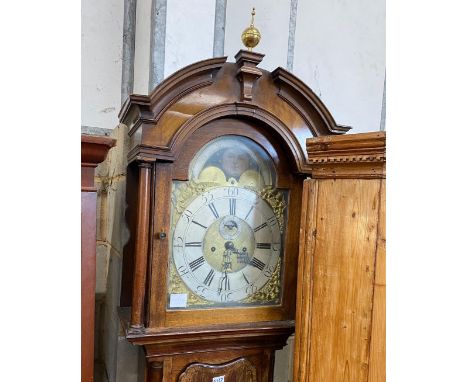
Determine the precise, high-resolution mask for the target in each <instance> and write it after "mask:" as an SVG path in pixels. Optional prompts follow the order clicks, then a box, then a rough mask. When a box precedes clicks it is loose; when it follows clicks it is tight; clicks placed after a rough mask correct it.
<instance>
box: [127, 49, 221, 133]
mask: <svg viewBox="0 0 468 382" xmlns="http://www.w3.org/2000/svg"><path fill="white" fill-rule="evenodd" d="M226 60H227V57H216V58H211V59H208V60H203V61H199V62H196V63H194V64H192V65H189V66H186V67H185V68H182V69H181V70H179V71H177V72H175V73H174V74H172V75H171V76H169V77H168V78H166V79H165V80H164V81H163V82H161V83H160V84H159V85H158V86H156V87H155V88H154V90H153V91H152V92H151V93H150V94H149V95H148V96H145V95H137V94H131V95H130V96H129V97H128V99H127V100H126V101H125V103H124V104H123V106H122V109H121V111H120V113H119V119H120V120H121V121H122V123H124V124H126V125H127V126H128V127H129V135H132V134H133V133H134V132H135V130H136V129H137V128H138V127H139V126H140V125H141V124H142V123H144V122H151V121H155V120H157V119H158V118H159V117H160V115H161V114H163V113H164V111H165V110H167V109H168V108H169V107H170V106H171V105H172V104H174V103H175V102H177V101H178V100H179V99H180V98H182V97H183V96H185V95H186V94H188V93H190V92H192V91H194V90H196V89H199V88H201V87H204V86H208V85H211V84H212V83H213V79H214V77H215V75H216V73H217V72H218V70H219V69H221V67H222V66H223V64H224V63H225V62H226Z"/></svg>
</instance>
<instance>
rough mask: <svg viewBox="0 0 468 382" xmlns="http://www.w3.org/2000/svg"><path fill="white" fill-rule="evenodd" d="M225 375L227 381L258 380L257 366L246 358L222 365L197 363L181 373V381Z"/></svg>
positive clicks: (191, 381) (247, 381)
mask: <svg viewBox="0 0 468 382" xmlns="http://www.w3.org/2000/svg"><path fill="white" fill-rule="evenodd" d="M219 376H223V377H224V380H225V381H226V382H227V381H242V382H257V372H256V370H255V367H254V366H253V365H252V364H251V363H250V362H249V361H248V360H247V359H245V358H239V359H237V360H234V361H232V362H229V363H225V364H222V365H210V364H205V363H195V364H192V365H189V366H188V367H187V369H186V370H185V371H184V372H183V373H182V374H181V375H180V377H179V380H178V381H179V382H204V381H211V380H212V379H213V378H215V377H219Z"/></svg>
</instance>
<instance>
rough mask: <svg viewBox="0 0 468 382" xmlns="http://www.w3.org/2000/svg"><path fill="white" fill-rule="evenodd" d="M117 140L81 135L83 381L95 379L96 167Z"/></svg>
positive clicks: (88, 381)
mask: <svg viewBox="0 0 468 382" xmlns="http://www.w3.org/2000/svg"><path fill="white" fill-rule="evenodd" d="M115 143H116V141H115V139H112V138H108V137H95V136H87V135H82V136H81V381H82V382H90V381H93V378H94V376H93V374H94V367H93V365H94V310H95V307H94V300H95V290H96V188H95V186H94V169H95V168H96V167H97V165H98V164H99V163H100V162H102V161H103V160H104V159H105V158H106V155H107V153H108V151H109V149H110V148H111V147H113V146H114V145H115Z"/></svg>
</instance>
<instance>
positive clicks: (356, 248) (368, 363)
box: [294, 133, 385, 382]
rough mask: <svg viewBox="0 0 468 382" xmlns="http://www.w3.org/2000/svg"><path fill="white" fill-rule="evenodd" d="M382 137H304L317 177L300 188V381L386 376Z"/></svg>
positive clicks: (362, 381) (361, 381)
mask: <svg viewBox="0 0 468 382" xmlns="http://www.w3.org/2000/svg"><path fill="white" fill-rule="evenodd" d="M384 145H385V135H384V133H372V134H357V135H349V136H344V137H325V138H316V139H312V140H310V142H309V144H308V150H309V160H310V161H311V162H312V164H313V166H314V167H315V173H314V172H313V175H315V179H309V180H306V181H305V192H304V203H305V205H306V208H304V210H303V216H302V232H301V234H302V236H301V244H300V257H299V274H298V300H297V310H296V312H297V314H296V348H295V364H294V371H295V380H296V381H298V382H299V381H301V382H322V381H350V382H351V381H352V382H367V381H374V382H383V381H384V380H385V257H384V256H385V249H384V231H385V226H384V220H385V180H384V176H385V167H384V161H385V151H384V150H385V146H384ZM371 158H372V159H371ZM370 371H371V373H370Z"/></svg>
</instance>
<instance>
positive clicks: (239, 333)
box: [119, 308, 294, 382]
mask: <svg viewBox="0 0 468 382" xmlns="http://www.w3.org/2000/svg"><path fill="white" fill-rule="evenodd" d="M119 315H120V319H121V324H122V326H123V328H124V330H125V333H126V338H127V340H128V341H129V342H131V343H132V344H134V345H140V346H143V349H144V353H145V358H146V370H145V381H147V382H159V381H161V382H162V381H164V382H173V381H174V382H176V381H180V382H188V381H211V380H212V378H213V377H215V376H217V375H218V374H219V375H224V376H225V378H227V376H231V377H230V378H229V380H232V381H234V380H235V381H241V380H242V381H244V379H233V378H234V377H235V378H240V377H239V376H242V378H246V379H245V381H249V379H248V378H251V381H252V382H270V381H273V367H274V359H275V351H276V350H279V349H282V348H283V347H284V346H285V345H286V341H287V339H288V337H289V336H290V335H291V334H292V333H293V332H294V321H270V322H256V323H248V324H238V325H232V324H231V325H210V326H205V327H200V326H197V327H193V328H190V327H187V328H183V329H180V328H177V329H172V328H164V329H149V328H142V329H141V330H135V329H134V328H131V327H130V325H129V318H130V310H129V309H128V308H121V309H120V310H119ZM244 375H245V376H246V377H244ZM247 376H248V377H247Z"/></svg>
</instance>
